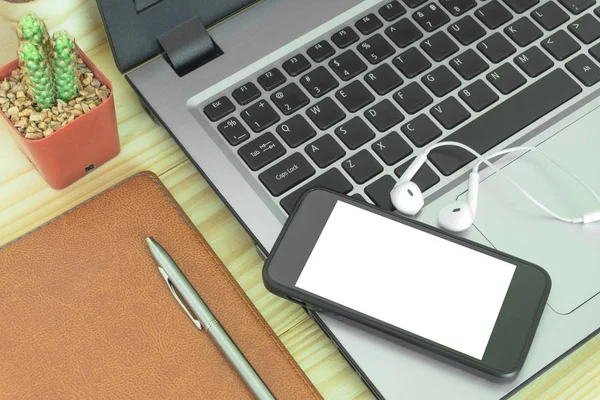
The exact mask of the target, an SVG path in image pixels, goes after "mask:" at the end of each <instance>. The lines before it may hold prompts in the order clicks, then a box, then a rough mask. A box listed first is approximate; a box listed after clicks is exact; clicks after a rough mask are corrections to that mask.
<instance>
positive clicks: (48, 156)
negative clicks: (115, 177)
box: [0, 48, 121, 189]
mask: <svg viewBox="0 0 600 400" xmlns="http://www.w3.org/2000/svg"><path fill="white" fill-rule="evenodd" d="M78 50H79V54H80V56H81V58H82V59H83V61H84V62H85V64H86V65H87V66H88V68H89V69H90V70H91V71H92V72H93V73H94V76H95V77H96V79H98V80H99V81H100V82H102V83H103V84H104V85H106V86H107V87H108V88H109V89H110V96H109V97H108V98H107V99H104V101H103V102H102V104H101V105H99V106H98V107H95V108H93V109H92V110H90V111H89V112H87V113H85V114H83V115H81V116H79V117H78V118H75V119H74V120H73V121H71V122H70V123H68V124H67V125H65V126H63V127H61V128H60V129H58V130H57V131H56V132H54V133H53V134H52V135H50V136H48V137H47V138H44V139H40V140H31V139H26V138H25V137H23V135H21V133H19V131H18V130H17V129H16V128H15V127H14V125H13V123H12V122H11V121H10V120H9V119H8V117H7V116H6V115H4V113H3V112H2V111H0V115H1V116H2V118H4V120H5V121H6V123H7V124H8V127H9V130H10V131H11V132H12V136H13V138H14V139H15V140H16V141H17V144H18V145H19V148H20V149H21V151H22V152H23V153H25V155H26V156H27V157H28V158H29V160H30V161H31V163H32V164H33V165H34V166H35V168H36V169H37V170H38V171H39V173H40V174H41V175H42V176H43V177H44V179H45V180H46V182H48V184H49V185H50V186H51V187H52V188H54V189H64V188H65V187H67V186H69V185H70V184H72V183H73V182H75V181H77V180H78V179H80V178H82V177H84V176H85V175H87V174H88V173H89V172H91V171H92V170H94V169H96V168H98V167H99V166H100V165H102V164H104V163H106V162H107V161H108V160H110V159H112V158H114V157H116V156H117V155H118V154H119V152H120V149H121V147H120V144H119V132H118V130H117V116H116V113H115V101H114V97H113V88H112V85H111V83H110V81H109V80H108V79H107V78H106V76H104V74H103V73H102V72H100V71H99V70H98V68H97V67H96V66H95V65H94V63H92V61H91V60H90V59H89V58H88V57H87V56H86V55H85V54H84V53H83V51H81V49H79V48H78ZM18 66H19V60H14V61H12V62H10V63H8V64H7V65H5V66H3V67H2V68H0V81H1V80H3V79H4V78H5V77H7V76H9V75H10V73H11V72H12V71H13V70H15V69H16V68H17V67H18Z"/></svg>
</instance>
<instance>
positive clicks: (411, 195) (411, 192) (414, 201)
mask: <svg viewBox="0 0 600 400" xmlns="http://www.w3.org/2000/svg"><path fill="white" fill-rule="evenodd" d="M390 197H391V199H392V204H393V205H394V207H396V210H398V211H400V212H401V213H402V214H404V215H409V216H413V215H416V214H417V213H418V212H419V211H421V208H423V204H425V200H423V193H421V189H419V187H418V186H417V184H416V183H414V182H412V181H405V182H401V183H399V184H397V185H396V186H394V188H393V189H392V192H391V193H390Z"/></svg>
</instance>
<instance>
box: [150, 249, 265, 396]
mask: <svg viewBox="0 0 600 400" xmlns="http://www.w3.org/2000/svg"><path fill="white" fill-rule="evenodd" d="M146 243H147V244H148V247H149V248H150V252H151V253H152V256H153V257H154V259H155V260H156V262H157V263H158V265H159V267H158V270H159V272H160V273H161V275H162V276H163V278H164V279H165V281H166V282H167V285H168V287H169V289H170V290H171V293H173V296H175V300H177V302H178V303H179V305H180V306H181V307H182V308H183V309H184V311H185V313H186V314H187V315H188V316H189V317H190V318H191V320H192V321H193V322H194V325H196V327H197V328H198V329H200V330H201V329H202V328H204V329H205V330H206V332H208V334H209V335H210V336H211V337H212V338H213V339H214V341H215V342H216V343H217V345H218V346H219V348H220V349H221V351H222V352H223V353H224V354H225V356H227V358H228V359H229V361H230V362H231V364H232V365H233V367H234V368H235V369H236V370H237V373H238V374H239V376H240V377H241V378H242V379H243V381H244V382H245V383H246V385H248V388H249V389H250V390H251V391H252V393H253V394H254V396H255V397H256V398H257V399H259V400H274V399H275V397H274V396H273V394H272V393H271V391H270V390H269V388H267V386H266V385H265V384H264V382H263V381H262V379H261V378H260V377H259V376H258V374H257V373H256V371H255V370H254V368H252V365H250V363H249V362H248V360H246V357H244V355H243V354H242V352H241V351H240V349H239V348H238V347H237V346H236V344H235V343H234V342H233V340H231V338H230V337H229V335H228V334H227V332H225V329H223V327H222V326H221V324H220V323H219V321H217V319H216V318H215V316H214V315H213V313H212V312H211V311H210V309H209V308H208V307H207V305H206V304H205V303H204V301H202V299H201V298H200V295H199V294H198V292H196V290H194V287H193V286H192V285H191V284H190V282H189V281H188V280H187V278H186V277H185V275H184V274H183V272H181V270H180V269H179V267H177V264H175V261H173V259H172V258H171V256H169V253H167V251H166V250H165V249H164V248H163V247H162V246H161V245H160V244H158V243H157V242H156V241H155V240H154V239H152V238H147V239H146ZM175 289H177V292H179V293H180V294H181V297H183V301H182V300H181V299H180V298H179V296H178V295H177V292H176V291H175ZM184 301H185V303H187V305H188V306H189V308H190V310H191V311H190V310H188V308H187V307H186V306H185V304H184Z"/></svg>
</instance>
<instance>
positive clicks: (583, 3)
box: [558, 0, 596, 14]
mask: <svg viewBox="0 0 600 400" xmlns="http://www.w3.org/2000/svg"><path fill="white" fill-rule="evenodd" d="M558 2H559V3H560V4H562V5H563V6H564V7H565V8H566V9H567V10H569V11H570V12H571V13H573V14H581V13H582V12H584V11H585V10H587V9H588V8H590V7H591V6H593V5H594V4H596V0H558Z"/></svg>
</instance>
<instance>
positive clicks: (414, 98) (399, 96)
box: [394, 82, 433, 114]
mask: <svg viewBox="0 0 600 400" xmlns="http://www.w3.org/2000/svg"><path fill="white" fill-rule="evenodd" d="M394 100H396V102H397V103H398V104H400V107H402V108H403V109H404V111H406V112H407V113H409V114H414V113H416V112H418V111H420V110H422V109H423V108H425V107H426V106H428V105H429V104H431V103H433V99H432V98H431V96H430V95H429V94H427V92H426V91H425V90H423V88H422V87H421V86H419V84H418V83H417V82H411V83H410V84H408V85H406V86H405V87H403V88H401V89H400V90H399V91H397V92H396V93H395V94H394Z"/></svg>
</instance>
